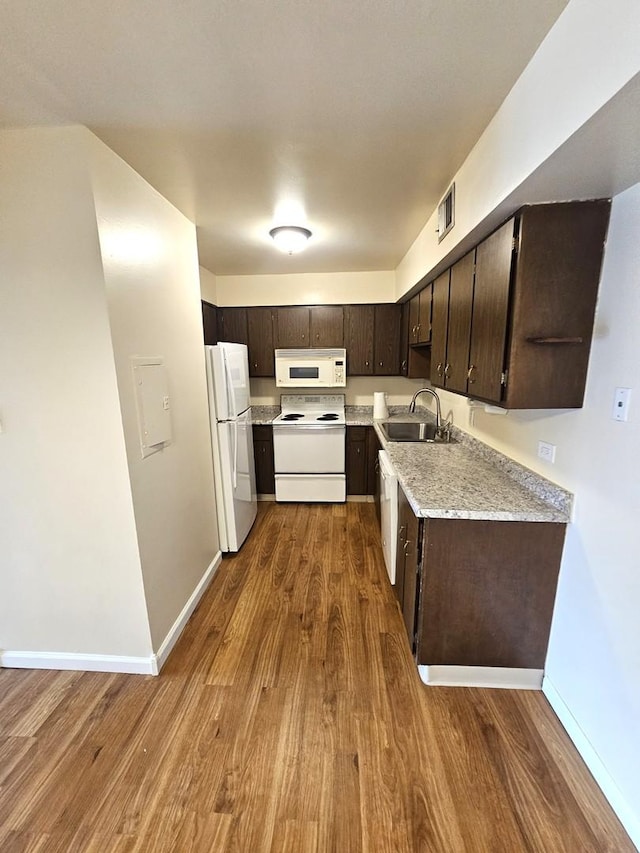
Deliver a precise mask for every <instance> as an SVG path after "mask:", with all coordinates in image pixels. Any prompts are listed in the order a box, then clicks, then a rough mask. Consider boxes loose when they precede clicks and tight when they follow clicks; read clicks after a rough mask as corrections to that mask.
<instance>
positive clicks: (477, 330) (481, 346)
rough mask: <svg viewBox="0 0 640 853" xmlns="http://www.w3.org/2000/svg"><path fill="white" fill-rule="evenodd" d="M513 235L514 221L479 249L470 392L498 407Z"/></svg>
mask: <svg viewBox="0 0 640 853" xmlns="http://www.w3.org/2000/svg"><path fill="white" fill-rule="evenodd" d="M513 235H514V220H513V219H510V220H509V221H508V222H506V223H505V224H504V225H503V226H502V228H499V229H498V230H497V231H495V232H494V233H493V234H492V235H491V236H490V237H488V238H487V239H486V240H484V241H483V242H482V243H480V245H479V246H478V247H477V249H476V280H475V288H474V293H473V315H472V329H471V349H470V354H469V369H468V377H469V379H468V383H469V384H468V392H469V394H470V395H471V396H472V397H476V396H477V397H480V398H481V399H483V400H492V401H494V402H496V403H499V402H500V401H501V399H502V389H503V386H502V378H503V371H504V362H505V346H506V341H507V321H508V310H509V283H510V280H511V265H512V258H513Z"/></svg>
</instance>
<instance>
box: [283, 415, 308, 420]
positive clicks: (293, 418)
mask: <svg viewBox="0 0 640 853" xmlns="http://www.w3.org/2000/svg"><path fill="white" fill-rule="evenodd" d="M303 417H304V415H297V414H290V415H283V416H282V420H283V421H298V420H300V418H303Z"/></svg>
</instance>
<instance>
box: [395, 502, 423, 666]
mask: <svg viewBox="0 0 640 853" xmlns="http://www.w3.org/2000/svg"><path fill="white" fill-rule="evenodd" d="M398 518H400V519H401V520H402V522H401V526H403V527H404V529H405V534H404V545H403V548H402V550H403V556H404V584H403V591H402V602H401V606H402V616H403V618H404V624H405V627H406V629H407V636H408V638H409V645H410V646H411V650H412V651H413V650H414V646H415V633H416V608H417V595H418V571H419V562H418V559H419V553H420V522H419V521H418V519H417V518H416V516H415V515H414V514H413V510H412V509H411V506H410V504H409V501H408V500H407V498H406V496H405V494H404V492H403V491H402V489H401V488H398Z"/></svg>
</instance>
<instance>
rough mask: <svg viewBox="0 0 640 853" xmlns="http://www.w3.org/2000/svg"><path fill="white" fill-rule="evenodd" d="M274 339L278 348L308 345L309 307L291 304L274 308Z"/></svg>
mask: <svg viewBox="0 0 640 853" xmlns="http://www.w3.org/2000/svg"><path fill="white" fill-rule="evenodd" d="M275 340H276V347H278V348H280V349H288V348H294V349H296V348H299V347H308V346H309V309H308V308H307V307H306V306H300V307H299V306H292V307H288V308H276V309H275Z"/></svg>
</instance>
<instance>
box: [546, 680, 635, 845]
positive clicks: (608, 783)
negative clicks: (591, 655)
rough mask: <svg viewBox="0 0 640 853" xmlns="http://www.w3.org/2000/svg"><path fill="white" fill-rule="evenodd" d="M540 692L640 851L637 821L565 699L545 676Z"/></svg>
mask: <svg viewBox="0 0 640 853" xmlns="http://www.w3.org/2000/svg"><path fill="white" fill-rule="evenodd" d="M542 692H543V693H544V695H545V696H546V697H547V700H548V702H549V704H550V705H551V707H552V708H553V710H554V712H555V714H556V716H557V717H558V719H559V720H560V722H561V723H562V725H563V726H564V728H565V731H566V732H567V734H568V735H569V737H570V738H571V740H572V741H573V744H574V746H575V748H576V749H577V750H578V752H579V753H580V755H581V756H582V760H583V761H584V763H585V764H586V765H587V767H588V768H589V771H590V773H591V775H592V776H593V778H594V779H595V780H596V783H597V784H598V787H599V788H600V790H601V791H602V793H603V794H604V795H605V797H606V798H607V800H608V801H609V805H610V806H611V808H612V809H613V810H614V812H615V813H616V815H617V816H618V819H619V820H620V823H621V824H622V825H623V826H624V828H625V830H626V832H627V834H628V835H629V837H630V838H631V841H632V842H633V843H634V844H635V846H636V847H637V848H638V850H640V821H639V820H638V818H637V816H636V815H635V814H634V813H633V810H632V809H631V808H630V807H629V804H628V803H627V801H626V800H625V799H624V797H623V796H622V794H621V793H620V789H619V788H618V786H617V785H616V783H615V782H614V780H613V779H612V777H611V775H610V773H609V771H608V770H607V768H606V767H605V765H604V764H603V762H602V759H601V758H600V756H599V755H598V753H597V752H596V750H595V749H594V748H593V746H592V745H591V742H590V741H589V738H588V737H587V736H586V734H585V733H584V732H583V731H582V729H581V728H580V726H579V724H578V722H577V720H576V718H575V717H574V716H573V714H572V713H571V711H570V710H569V708H568V707H567V705H566V704H565V701H564V699H563V698H562V696H560V694H559V693H558V691H557V690H556V688H555V687H554V685H553V683H552V682H551V681H549V679H548V677H547V676H546V675H545V677H544V680H543V682H542Z"/></svg>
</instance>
